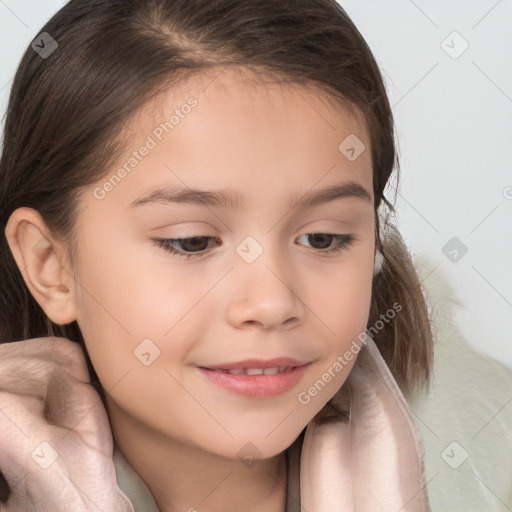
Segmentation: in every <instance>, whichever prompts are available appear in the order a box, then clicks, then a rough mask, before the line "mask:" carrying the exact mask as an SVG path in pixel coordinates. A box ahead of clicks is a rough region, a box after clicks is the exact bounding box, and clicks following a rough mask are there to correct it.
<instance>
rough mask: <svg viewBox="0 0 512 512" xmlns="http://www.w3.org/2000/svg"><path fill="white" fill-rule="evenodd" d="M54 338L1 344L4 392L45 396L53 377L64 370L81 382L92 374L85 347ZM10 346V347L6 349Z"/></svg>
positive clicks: (0, 373)
mask: <svg viewBox="0 0 512 512" xmlns="http://www.w3.org/2000/svg"><path fill="white" fill-rule="evenodd" d="M64 341H67V343H63V342H61V341H55V340H52V339H46V338H43V339H40V338H38V339H34V340H24V341H20V342H14V343H8V344H1V345H0V390H3V391H8V392H10V393H16V394H19V395H33V396H38V397H40V398H43V397H44V394H45V392H46V388H47V385H48V380H49V377H50V375H51V374H52V373H54V372H55V371H57V369H58V368H61V369H63V370H65V371H66V372H68V373H69V374H70V375H73V377H75V378H76V379H77V380H79V381H82V382H89V381H90V375H89V371H88V369H87V363H86V361H85V357H84V354H83V351H82V349H81V347H80V346H79V345H78V344H76V343H73V342H71V341H69V340H64ZM6 347H7V348H6Z"/></svg>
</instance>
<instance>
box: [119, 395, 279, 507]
mask: <svg viewBox="0 0 512 512" xmlns="http://www.w3.org/2000/svg"><path fill="white" fill-rule="evenodd" d="M109 402H110V401H109ZM109 415H110V420H111V425H112V430H113V433H114V437H115V440H116V443H117V445H118V448H119V450H120V451H121V453H122V454H123V457H124V458H125V459H126V461H127V462H128V464H129V465H130V466H131V467H132V468H133V469H134V470H135V471H136V472H137V474H138V475H139V476H140V477H141V478H142V479H143V480H144V482H145V483H146V485H147V486H148V488H149V490H150V491H151V493H152V495H153V497H154V499H155V501H156V503H157V506H158V509H159V511H160V512H178V511H180V512H182V511H185V512H198V511H203V510H204V511H208V512H235V511H236V512H239V511H240V510H244V511H245V512H284V511H285V507H286V488H287V464H286V455H285V452H282V453H280V454H278V455H276V456H275V457H272V458H269V459H260V460H258V461H256V462H255V463H253V464H252V465H247V464H246V463H244V462H242V461H240V460H233V459H227V458H225V457H221V456H218V455H216V454H214V453H211V452H207V451H205V450H202V449H201V448H198V447H197V446H192V445H187V444H183V443H179V442H177V441H176V440H175V439H170V438H168V437H166V436H164V435H162V434H161V433H158V432H155V431H151V430H149V429H148V428H147V427H145V426H143V425H141V424H140V423H138V422H136V421H134V420H133V418H129V417H127V416H126V415H124V413H123V412H122V411H121V410H119V409H118V408H117V407H116V405H115V403H113V402H110V403H109Z"/></svg>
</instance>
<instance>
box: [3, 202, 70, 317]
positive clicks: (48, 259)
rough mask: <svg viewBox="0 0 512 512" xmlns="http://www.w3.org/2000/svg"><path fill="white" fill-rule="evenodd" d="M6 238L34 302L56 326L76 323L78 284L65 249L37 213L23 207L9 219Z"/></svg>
mask: <svg viewBox="0 0 512 512" xmlns="http://www.w3.org/2000/svg"><path fill="white" fill-rule="evenodd" d="M5 236H6V238H7V242H8V243H9V247H10V248H11V252H12V254H13V256H14V259H15V260H16V263H17V264H18V267H19V269H20V271H21V273H22V275H23V279H24V280H25V283H26V285H27V287H28V289H29V290H30V293H31V294H32V296H33V297H34V299H35V300H36V301H37V302H38V304H39V305H40V306H41V308H42V309H43V311H44V312H45V313H46V315H47V316H48V318H49V319H50V320H51V321H52V322H53V323H55V324H58V325H65V324H69V323H71V322H73V321H74V320H76V318H77V316H76V304H75V300H74V296H75V294H74V292H75V281H74V279H73V274H72V271H71V269H68V262H67V258H65V256H64V255H65V251H64V248H63V246H62V245H61V244H60V243H58V242H57V241H56V240H54V238H53V237H52V236H51V234H50V232H49V230H48V228H47V226H46V224H45V222H44V221H43V218H42V217H41V215H40V214H39V212H38V211H37V210H34V209H33V208H27V207H22V208H18V209H17V210H15V211H14V212H13V213H12V215H11V216H10V217H9V221H8V222H7V226H6V228H5Z"/></svg>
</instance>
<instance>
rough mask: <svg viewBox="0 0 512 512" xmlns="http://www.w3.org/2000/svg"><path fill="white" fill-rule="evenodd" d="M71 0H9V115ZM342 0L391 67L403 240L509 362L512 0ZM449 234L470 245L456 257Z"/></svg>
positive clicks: (0, 73)
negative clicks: (13, 92) (44, 30)
mask: <svg viewBox="0 0 512 512" xmlns="http://www.w3.org/2000/svg"><path fill="white" fill-rule="evenodd" d="M64 3H65V2H63V1H62V0H59V1H57V0H39V1H36V0H0V112H1V114H2V115H3V113H4V111H5V105H6V102H7V97H8V93H9V89H10V85H11V80H12V77H13V75H14V72H15V69H16V66H17V64H18V62H19V59H20V58H21V55H22V53H23V51H24V50H25V48H26V47H27V46H28V45H29V44H30V42H31V41H32V40H33V39H34V38H35V36H36V35H37V34H38V32H39V29H40V28H41V27H42V25H43V24H44V23H45V21H46V20H47V19H48V18H49V17H51V15H52V14H53V13H54V12H55V11H56V10H57V9H58V8H59V7H61V6H62V5H63V4H64ZM340 3H341V5H342V6H343V7H344V8H345V10H346V11H347V13H348V14H349V15H350V16H351V18H352V19H353V21H354V23H355V24H356V26H357V27H358V28H359V30H360V31H361V33H362V34H363V36H364V37H365V38H366V41H367V42H368V44H369V46H370V48H371V49H372V50H373V52H374V54H375V56H376V58H377V61H378V62H379V64H380V66H381V68H382V69H383V71H384V73H385V77H386V85H387V87H388V92H389V96H390V101H391V104H392V105H393V111H394V114H395V119H396V124H397V130H398V135H399V139H400V143H399V145H400V157H401V168H402V175H401V184H400V188H399V191H400V193H399V196H398V203H397V209H398V221H399V226H400V228H401V231H402V233H403V235H404V238H405V239H406V241H407V243H408V245H409V247H410V249H411V251H412V252H413V253H418V254H426V255H428V256H429V257H430V258H431V259H432V260H433V261H434V262H435V263H434V265H433V267H432V272H443V273H444V274H447V273H449V276H450V280H451V282H452V283H453V285H454V286H455V289H456V291H457V294H458V296H459V297H460V299H461V301H462V302H463V303H464V304H465V305H466V309H465V310H461V311H460V313H459V314H458V316H457V321H458V324H459V326H460V329H461V331H462V333H463V334H464V335H465V337H466V339H467V340H468V341H469V342H470V343H471V344H472V345H473V346H474V347H475V348H477V349H478V350H479V351H481V352H483V353H486V354H489V355H491V356H492V357H494V358H496V359H498V360H500V361H502V362H503V363H505V364H506V365H508V366H509V367H510V368H512V321H511V320H512V270H511V266H512V64H511V63H512V59H511V57H510V54H511V53H512V30H511V29H510V27H511V26H512V0H501V1H497V0H458V1H454V0H450V1H447V0H429V1H426V0H415V1H413V0H392V1H391V0H387V1H382V0H374V1H371V0H343V1H341V2H340ZM455 31H456V32H458V33H459V34H460V36H453V35H451V34H453V32H455ZM448 36H450V37H448ZM447 38H448V39H447ZM445 40H446V42H445V43H444V44H443V41H445ZM464 41H466V43H465V42H464ZM466 44H468V45H469V46H468V48H467V50H466V51H465V52H464V53H462V54H461V55H460V56H459V55H458V53H459V52H460V51H461V50H462V49H463V48H464V46H465V45H466ZM450 47H451V48H450ZM447 52H450V53H451V54H452V55H453V57H457V58H452V57H451V56H450V55H449V53H447ZM387 196H388V198H391V197H392V194H387ZM452 237H456V238H457V239H458V240H460V242H461V243H463V244H464V245H465V246H466V247H467V248H468V252H467V253H466V254H465V255H464V256H463V257H462V258H460V256H459V260H458V261H457V262H456V263H455V262H452V261H450V260H449V259H448V257H447V256H445V254H444V253H443V247H444V246H445V244H446V243H447V242H448V241H449V240H450V239H452ZM450 250H451V248H450ZM445 252H447V251H445ZM459 255H460V252H459ZM429 273H430V272H429ZM423 277H425V278H426V279H428V274H427V275H426V276H423Z"/></svg>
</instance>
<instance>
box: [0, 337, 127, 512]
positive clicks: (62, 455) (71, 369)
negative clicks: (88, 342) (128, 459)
mask: <svg viewBox="0 0 512 512" xmlns="http://www.w3.org/2000/svg"><path fill="white" fill-rule="evenodd" d="M0 433H1V434H0V489H2V487H4V490H5V483H6V482H7V484H8V486H9V488H10V494H9V496H8V499H7V502H6V503H3V504H0V509H1V510H2V512H29V511H37V512H43V511H44V512H47V511H48V512H49V511H51V512H60V511H62V512H64V511H66V512H68V511H70V510H72V511H73V512H93V511H94V512H98V510H102V511H104V512H134V509H133V506H132V504H131V502H130V501H129V500H128V498H127V497H126V496H125V494H123V492H122V491H121V490H120V489H119V487H118V485H117V479H116V473H115V466H114V461H113V439H112V431H111V428H110V423H109V419H108V415H107V412H106V410H105V408H104V406H103V402H102V401H101V397H100V395H99V394H98V392H97V391H96V390H95V389H94V387H93V386H91V384H90V375H89V371H88V369H87V364H86V360H85V357H84V353H83V351H82V348H81V347H80V345H79V344H78V343H75V342H72V341H70V340H67V339H65V338H57V337H47V338H34V339H29V340H24V341H16V342H10V343H3V344H0ZM2 475H3V477H2ZM4 478H5V480H4ZM2 480H3V482H2ZM5 481H6V482H5ZM2 483H3V484H4V485H2ZM3 500H4V501H5V496H4V497H3Z"/></svg>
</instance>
